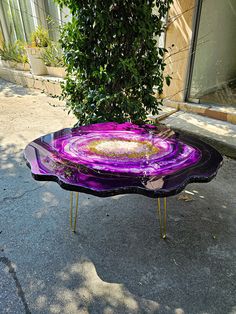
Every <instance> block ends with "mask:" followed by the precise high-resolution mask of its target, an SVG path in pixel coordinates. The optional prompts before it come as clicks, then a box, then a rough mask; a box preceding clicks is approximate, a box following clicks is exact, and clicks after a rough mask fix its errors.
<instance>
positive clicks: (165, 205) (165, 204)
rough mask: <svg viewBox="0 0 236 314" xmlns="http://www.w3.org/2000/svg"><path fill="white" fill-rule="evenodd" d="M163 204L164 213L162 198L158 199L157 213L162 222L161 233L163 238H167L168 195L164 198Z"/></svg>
mask: <svg viewBox="0 0 236 314" xmlns="http://www.w3.org/2000/svg"><path fill="white" fill-rule="evenodd" d="M163 205H164V209H163V211H164V213H163V214H162V210H161V200H160V198H158V199H157V214H158V217H159V222H160V235H161V238H162V239H166V220H167V202H166V197H164V199H163Z"/></svg>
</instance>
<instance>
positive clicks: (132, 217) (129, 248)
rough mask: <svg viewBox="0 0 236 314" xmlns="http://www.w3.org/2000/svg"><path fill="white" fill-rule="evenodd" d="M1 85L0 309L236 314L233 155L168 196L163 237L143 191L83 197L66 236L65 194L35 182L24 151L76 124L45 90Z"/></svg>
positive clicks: (152, 203)
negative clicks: (208, 176) (74, 227)
mask: <svg viewBox="0 0 236 314" xmlns="http://www.w3.org/2000/svg"><path fill="white" fill-rule="evenodd" d="M0 89H1V92H0V122H1V123H0V141H1V144H0V145H1V155H0V191H1V195H0V313H13V314H17V313H69V314H73V313H81V314H82V313H83V314H84V313H89V314H90V313H92V314H93V313H96V314H97V313H98V314H100V313H104V314H110V313H121V314H123V313H131V314H133V313H174V314H183V313H187V314H189V313H190V314H194V313H199V314H200V313H201V314H203V313H208V314H213V313H216V314H221V313H222V314H225V313H227V314H233V313H236V297H235V296H236V293H235V292H236V284H235V283H236V278H235V277H236V276H235V269H236V193H235V187H236V175H235V173H236V161H234V160H231V159H226V158H225V161H224V165H223V167H222V168H221V170H220V171H219V174H218V176H217V177H216V178H215V179H214V180H213V181H212V182H210V183H208V184H191V185H189V186H188V187H187V191H186V193H185V194H182V196H181V197H179V196H175V197H171V198H169V199H168V238H167V240H166V241H164V240H161V239H160V237H159V225H158V220H157V218H156V206H157V202H156V200H154V199H149V198H147V197H144V196H141V195H123V196H122V195H121V196H116V197H111V198H98V197H94V196H89V195H86V194H81V195H80V202H79V217H78V232H77V234H73V233H72V232H71V231H70V229H69V193H68V192H66V191H64V190H62V189H61V188H60V187H59V186H58V185H57V184H56V183H52V182H50V183H47V182H36V181H34V180H33V179H32V177H31V174H30V171H29V169H28V168H27V167H26V165H25V161H24V159H23V154H22V150H23V149H24V147H25V145H26V144H27V143H28V142H29V141H31V140H33V139H35V138H36V137H38V136H40V135H42V134H46V133H48V132H51V131H55V130H57V129H60V128H63V127H68V126H72V125H73V123H74V122H75V120H74V119H73V117H70V116H68V115H67V113H66V112H65V111H64V110H63V107H62V106H63V104H61V103H59V102H58V101H57V100H54V99H51V98H49V97H47V96H45V95H43V94H40V93H38V92H32V91H29V90H26V89H24V88H22V87H16V86H15V85H13V84H10V83H6V82H4V81H0ZM49 102H50V104H49Z"/></svg>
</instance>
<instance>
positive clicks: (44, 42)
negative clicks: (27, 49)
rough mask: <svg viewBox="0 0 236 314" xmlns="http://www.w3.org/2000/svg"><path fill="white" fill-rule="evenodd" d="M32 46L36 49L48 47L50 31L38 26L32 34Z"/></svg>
mask: <svg viewBox="0 0 236 314" xmlns="http://www.w3.org/2000/svg"><path fill="white" fill-rule="evenodd" d="M31 41H32V46H35V47H47V46H48V45H49V43H50V39H49V34H48V30H46V29H44V28H43V27H42V26H38V27H37V28H36V30H35V31H34V32H32V34H31Z"/></svg>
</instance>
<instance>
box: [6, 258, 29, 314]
mask: <svg viewBox="0 0 236 314" xmlns="http://www.w3.org/2000/svg"><path fill="white" fill-rule="evenodd" d="M0 262H2V263H3V264H5V265H6V266H7V268H8V271H9V273H10V274H11V276H12V278H13V280H14V281H15V285H16V289H17V294H18V296H19V298H20V299H21V302H22V303H23V305H24V308H25V313H26V314H31V312H30V310H29V306H28V304H27V302H26V299H25V294H24V291H23V289H22V287H21V284H20V281H19V279H18V278H17V275H16V271H15V269H14V267H13V266H12V263H11V261H10V260H9V259H8V258H7V257H0Z"/></svg>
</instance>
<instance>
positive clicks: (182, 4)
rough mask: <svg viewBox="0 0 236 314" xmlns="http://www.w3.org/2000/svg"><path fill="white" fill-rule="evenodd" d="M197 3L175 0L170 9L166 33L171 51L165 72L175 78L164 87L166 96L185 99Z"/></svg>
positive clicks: (168, 54)
mask: <svg viewBox="0 0 236 314" xmlns="http://www.w3.org/2000/svg"><path fill="white" fill-rule="evenodd" d="M195 5H196V4H195V0H174V3H173V4H172V6H171V9H170V12H169V18H168V21H169V22H168V25H169V26H168V28H167V33H166V48H167V49H168V51H169V52H168V53H166V57H165V58H166V64H167V67H166V70H165V74H166V75H167V74H169V75H170V76H172V78H173V79H172V81H171V85H170V87H167V86H166V87H165V88H164V93H163V96H164V98H168V99H171V100H176V101H183V97H184V89H185V88H186V86H185V83H186V73H187V67H188V62H189V56H190V53H189V49H190V43H191V39H192V24H193V15H194V11H195ZM173 45H174V46H173Z"/></svg>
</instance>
